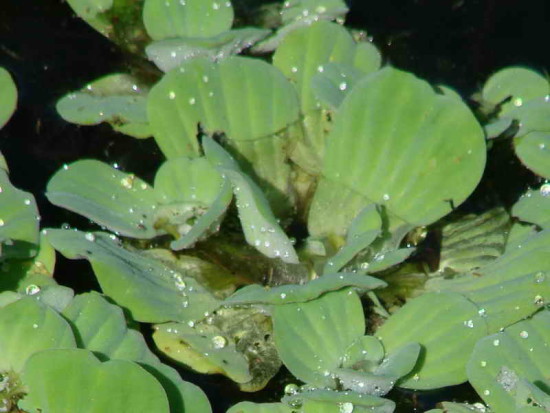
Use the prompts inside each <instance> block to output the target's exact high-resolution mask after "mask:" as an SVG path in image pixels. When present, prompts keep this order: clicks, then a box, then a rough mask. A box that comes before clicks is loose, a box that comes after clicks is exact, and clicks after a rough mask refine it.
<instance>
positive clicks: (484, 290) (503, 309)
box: [426, 231, 550, 333]
mask: <svg viewBox="0 0 550 413" xmlns="http://www.w3.org/2000/svg"><path fill="white" fill-rule="evenodd" d="M549 251H550V231H543V232H540V233H538V234H536V235H534V236H531V237H529V238H528V239H526V240H524V241H522V242H521V243H518V244H517V245H516V247H515V248H510V249H508V250H507V251H506V253H505V254H504V255H502V256H501V257H500V258H498V259H497V260H495V261H493V262H492V263H490V264H488V265H486V266H485V267H483V268H481V269H480V270H474V271H472V272H469V273H465V274H462V275H460V276H458V277H456V278H455V279H452V280H445V279H437V280H435V279H434V280H432V281H429V282H428V283H427V284H426V288H427V289H429V290H437V291H440V290H443V291H453V292H457V293H461V294H463V295H464V296H466V297H467V298H468V299H469V300H471V301H472V302H474V303H475V304H477V306H478V308H479V311H480V314H481V315H482V316H483V317H484V318H485V319H486V321H487V325H488V328H489V333H494V332H496V331H499V329H501V328H504V327H507V326H508V325H510V324H513V323H515V322H517V321H520V320H522V319H523V318H525V317H528V316H530V315H531V314H533V313H535V312H536V311H538V310H539V309H540V307H541V306H543V305H544V298H545V297H549V296H550V277H549V274H550V259H549ZM510 309H513V311H511V310H510Z"/></svg>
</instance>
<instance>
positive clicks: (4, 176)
mask: <svg viewBox="0 0 550 413" xmlns="http://www.w3.org/2000/svg"><path fill="white" fill-rule="evenodd" d="M38 220H39V215H38V208H37V206H36V202H35V199H34V197H33V196H32V194H30V193H28V192H24V191H21V190H20V189H17V188H16V187H14V186H13V185H12V184H11V182H10V180H9V176H8V172H7V171H6V170H4V169H0V256H1V258H0V259H1V260H5V259H8V258H23V259H25V258H32V257H34V256H35V255H36V253H37V251H38V243H39V235H38V223H39V221H38Z"/></svg>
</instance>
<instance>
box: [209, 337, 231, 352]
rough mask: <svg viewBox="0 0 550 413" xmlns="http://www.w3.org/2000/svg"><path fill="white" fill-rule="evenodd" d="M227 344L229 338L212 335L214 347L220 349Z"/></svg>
mask: <svg viewBox="0 0 550 413" xmlns="http://www.w3.org/2000/svg"><path fill="white" fill-rule="evenodd" d="M226 345H227V339H226V338H225V337H223V336H215V337H212V346H213V347H214V348H217V349H220V348H224V347H225V346H226Z"/></svg>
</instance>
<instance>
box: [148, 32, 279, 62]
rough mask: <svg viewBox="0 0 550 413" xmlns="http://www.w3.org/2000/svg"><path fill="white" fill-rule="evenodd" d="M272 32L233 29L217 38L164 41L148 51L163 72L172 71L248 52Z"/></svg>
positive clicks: (184, 38)
mask: <svg viewBox="0 0 550 413" xmlns="http://www.w3.org/2000/svg"><path fill="white" fill-rule="evenodd" d="M269 33H270V32H269V30H264V29H257V28H254V27H244V28H242V29H234V30H229V31H227V32H223V33H220V34H218V35H216V36H214V37H208V38H197V37H183V38H175V39H164V40H159V41H156V42H153V43H150V44H149V45H148V46H147V48H146V49H145V52H146V53H147V57H148V58H149V60H152V61H153V62H154V63H155V64H156V65H157V66H158V67H159V69H160V70H162V71H163V72H168V71H170V70H172V69H174V68H176V67H178V66H179V65H181V64H182V63H184V62H186V61H188V60H191V59H195V58H197V57H205V58H208V59H210V60H212V61H217V60H222V59H225V58H226V57H229V56H231V55H236V54H239V53H240V52H241V51H243V50H245V49H248V48H249V47H251V46H252V45H254V44H255V43H257V42H258V41H260V40H261V39H263V38H264V37H265V36H267V35H268V34H269Z"/></svg>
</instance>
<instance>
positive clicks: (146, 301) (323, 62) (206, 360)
mask: <svg viewBox="0 0 550 413" xmlns="http://www.w3.org/2000/svg"><path fill="white" fill-rule="evenodd" d="M69 3H70V4H71V6H72V7H73V8H74V10H75V12H76V13H77V14H78V15H79V16H81V17H82V18H84V19H85V20H86V21H87V22H88V23H89V24H90V25H92V27H94V28H96V29H97V30H98V31H100V32H101V33H102V34H104V35H105V36H107V37H108V38H110V39H111V40H113V41H114V42H116V43H117V44H119V45H120V46H122V47H123V48H125V49H126V50H127V51H129V52H131V53H134V54H135V56H136V59H149V60H151V61H153V62H154V63H155V64H156V65H157V66H158V68H160V69H161V70H160V71H158V70H155V69H154V68H153V69H151V68H149V69H148V70H150V72H149V73H148V75H147V76H144V74H143V73H142V72H141V69H142V68H140V69H139V70H135V73H134V72H132V73H133V74H132V75H129V74H123V73H116V74H111V75H108V76H105V77H102V78H100V79H99V80H96V81H92V82H91V83H90V84H88V85H86V86H84V87H83V88H82V89H81V90H80V91H77V92H70V93H68V94H67V95H66V96H64V97H61V98H60V100H59V102H58V104H57V109H58V112H59V114H60V116H62V117H63V118H64V119H65V120H67V121H69V122H74V123H78V124H82V125H92V124H98V123H101V122H108V123H109V124H111V126H112V127H113V128H114V129H115V130H116V131H118V132H120V133H124V134H127V135H131V136H134V137H137V138H147V137H153V138H154V140H155V142H156V143H157V144H158V146H159V148H160V150H161V152H162V153H163V154H164V156H165V158H166V160H165V161H163V162H162V164H161V165H159V166H158V169H157V171H156V174H155V176H154V179H153V180H152V181H151V182H148V181H147V180H145V179H141V178H140V177H138V176H136V175H135V174H134V173H132V171H124V170H121V169H120V167H119V166H118V165H113V166H111V165H109V164H107V163H104V162H100V161H98V160H93V159H80V160H76V161H75V162H73V163H70V164H67V165H65V166H64V167H63V168H61V169H60V170H59V171H58V172H57V173H56V174H55V175H53V176H52V178H51V179H50V181H49V184H48V187H47V192H46V196H47V198H48V199H49V201H50V202H52V203H53V204H55V205H58V206H60V207H63V208H66V209H68V210H70V211H73V212H75V213H78V214H80V215H82V216H84V217H86V218H87V219H89V220H91V221H92V223H91V224H90V225H91V226H90V228H86V229H85V230H83V231H78V230H69V229H53V228H48V229H45V230H44V231H42V232H41V233H39V227H38V220H37V217H38V211H37V208H36V204H35V201H34V198H33V197H32V196H31V195H30V194H28V193H25V192H23V191H21V190H18V189H16V188H15V187H13V185H11V183H10V182H9V175H8V170H7V166H6V164H5V162H3V164H2V168H1V169H0V181H1V182H0V242H1V243H2V249H1V254H0V260H2V268H1V272H0V274H1V275H2V280H1V281H0V332H3V333H2V334H0V350H1V351H0V374H1V377H0V402H1V403H3V406H0V407H1V408H2V409H5V410H6V411H9V410H14V409H15V408H22V409H27V410H29V411H35V410H36V411H38V410H42V411H45V410H48V409H50V410H51V411H76V412H78V411H85V410H84V407H82V406H84V405H85V406H86V408H87V409H88V410H92V411H105V410H113V409H114V410H116V411H155V412H157V411H158V412H163V411H171V412H199V413H202V412H206V413H207V412H209V411H211V408H210V404H209V402H208V400H207V399H206V396H205V394H204V393H203V392H202V390H201V389H199V388H198V387H196V386H195V385H194V384H191V383H188V382H185V381H183V380H182V379H181V378H180V376H179V375H178V373H177V372H176V371H175V370H173V369H172V368H171V367H169V366H168V365H166V364H163V363H161V362H160V360H159V359H158V358H157V357H156V356H155V355H153V353H152V352H151V350H150V349H149V348H148V346H147V344H146V341H145V340H144V337H143V336H142V334H141V333H140V332H139V331H138V330H137V329H134V327H135V326H137V325H138V324H137V323H143V324H150V325H151V328H152V331H153V333H152V341H153V342H154V345H155V346H156V347H157V350H158V351H160V352H161V353H163V354H164V355H165V356H167V358H168V359H169V360H170V362H172V363H174V364H178V365H181V366H185V367H187V368H189V369H192V370H194V371H196V372H198V373H202V374H221V375H224V376H226V377H227V378H228V379H230V380H232V381H234V382H235V383H237V385H238V387H239V388H240V389H241V390H242V391H246V392H254V391H257V390H260V389H262V388H264V387H265V386H266V385H267V384H268V382H269V381H270V380H271V379H272V378H273V377H274V376H275V375H276V374H277V372H278V371H279V369H280V368H281V366H282V365H284V366H285V367H286V368H287V369H288V371H289V372H290V373H291V374H292V375H293V376H294V378H295V381H296V383H291V384H289V385H288V386H287V387H286V388H285V393H286V395H285V396H284V397H283V398H282V399H281V401H280V402H277V403H265V404H256V403H252V402H242V403H238V404H236V405H235V406H233V407H231V408H230V410H229V412H232V413H237V412H246V413H249V412H250V413H255V412H266V413H270V412H289V413H290V412H339V413H345V412H347V413H351V412H363V411H364V412H367V411H375V412H384V413H385V412H392V411H394V409H395V403H394V402H393V401H391V400H389V399H386V398H384V397H390V395H391V393H390V391H391V390H392V389H394V388H405V389H414V390H430V389H437V388H441V387H446V386H452V385H456V384H460V383H463V382H466V381H469V382H470V383H471V384H472V386H473V387H474V388H475V389H476V391H477V392H478V394H479V396H480V398H481V399H482V400H483V401H484V402H485V403H487V405H488V406H489V407H490V408H491V409H493V410H494V411H495V412H500V411H502V412H507V411H533V412H534V411H545V409H546V410H548V408H549V405H550V402H549V401H548V400H549V395H548V386H549V384H548V383H547V381H548V380H547V376H548V374H547V372H545V371H544V367H545V366H546V365H548V364H549V362H548V360H547V358H548V357H547V355H548V351H547V347H548V345H550V338H549V337H547V336H548V334H546V333H547V330H548V328H546V327H547V325H548V323H549V320H548V309H547V302H548V297H549V296H550V275H549V274H550V261H549V259H548V257H549V256H550V254H549V253H550V235H549V234H550V233H549V231H550V229H549V228H548V225H549V221H548V216H549V213H548V211H549V209H548V208H549V205H548V201H549V199H550V188H549V187H548V185H549V184H548V183H546V182H543V181H542V179H539V180H538V181H537V184H536V186H533V188H532V189H529V190H527V192H525V194H524V195H523V196H522V197H521V198H520V199H518V201H517V203H516V204H515V205H513V206H512V207H511V208H508V207H509V205H506V206H498V207H496V208H492V209H488V210H486V211H484V212H483V213H475V214H468V215H464V214H461V210H460V209H459V208H460V205H461V204H462V203H463V202H464V201H465V200H466V199H467V198H468V197H469V196H470V195H471V194H472V193H473V191H474V190H475V189H476V187H477V186H478V184H479V182H480V180H481V179H482V175H483V173H484V170H485V164H486V158H487V142H486V140H487V138H489V139H493V138H500V139H505V138H510V139H512V142H513V145H514V148H515V151H516V154H517V156H518V157H519V158H520V160H521V161H522V162H523V163H524V164H525V165H526V166H527V167H528V168H529V169H531V170H532V171H533V172H534V173H535V174H538V175H539V176H540V177H542V178H549V177H550V175H549V172H548V165H549V164H550V162H548V153H547V144H548V142H547V140H548V133H550V132H549V131H550V129H549V126H548V116H547V115H548V108H550V106H549V105H548V96H549V86H548V85H549V83H548V80H547V79H546V78H544V77H543V76H541V75H539V74H537V73H536V72H533V71H531V70H529V69H526V68H507V69H504V70H503V71H500V72H498V73H496V74H495V75H493V76H492V77H491V78H490V79H489V80H488V81H487V83H486V85H485V86H484V88H483V91H482V92H481V94H480V96H479V97H478V100H479V102H480V104H481V106H480V107H481V109H480V111H481V112H480V113H478V114H477V115H478V116H477V117H476V114H474V112H473V111H472V110H471V109H470V108H469V107H468V105H467V104H466V103H465V102H464V101H463V100H462V98H461V97H460V95H459V94H458V93H457V92H456V91H453V90H452V89H450V88H448V87H446V86H444V85H437V86H434V85H431V84H430V83H428V82H427V81H425V80H422V79H420V78H418V77H416V76H415V75H413V74H411V73H408V72H406V71H403V70H400V69H397V68H394V67H392V66H390V65H384V66H383V65H382V58H381V55H380V53H379V52H378V50H377V48H376V47H375V46H374V45H373V44H371V43H370V42H367V41H365V40H364V39H363V38H361V37H360V36H353V34H352V33H351V32H350V31H348V29H346V28H345V27H344V26H342V24H341V23H342V19H343V17H344V16H345V14H346V12H347V7H346V5H345V3H344V2H342V1H340V0H296V1H288V2H284V3H283V4H280V5H278V6H276V7H278V8H279V11H280V14H279V16H278V18H279V20H280V21H279V25H278V26H277V27H276V30H274V31H272V30H271V29H272V28H273V27H269V28H266V27H261V28H257V27H242V26H238V23H236V22H238V20H237V19H235V10H236V8H234V7H233V4H232V3H231V2H230V1H225V2H218V1H210V0H209V1H199V0H182V1H176V0H168V1H164V0H145V1H138V2H128V1H126V0H120V1H118V0H117V1H105V0H98V1H96V0H93V1H91V0H71V1H70V2H69ZM244 49H249V54H248V56H246V57H244V56H235V55H237V54H239V53H240V52H241V51H243V50H244ZM255 53H262V54H263V55H262V56H261V57H255ZM268 53H272V55H270V56H268V55H267V54H268ZM142 63H143V62H142ZM142 66H143V65H142ZM0 98H1V99H0V125H3V124H5V123H6V122H7V120H8V118H9V116H10V115H11V113H12V112H13V110H14V108H15V104H16V90H15V86H14V84H13V81H12V79H11V77H10V76H9V74H7V72H6V71H5V70H3V69H2V70H0ZM478 118H479V119H483V124H482V123H480V122H479V121H478ZM457 209H458V211H457ZM94 223H95V224H97V226H99V227H100V228H101V231H99V230H98V228H96V227H94V226H93V224H94ZM430 237H433V238H437V237H439V240H440V243H439V244H438V246H437V251H436V255H437V257H436V258H437V259H436V260H431V261H429V262H428V260H427V259H425V255H424V256H423V254H426V251H427V250H428V249H429V248H428V247H427V246H426V245H427V243H428V241H429V238H430ZM54 249H55V250H56V251H58V252H59V253H61V254H63V255H64V256H65V257H66V258H69V259H85V260H87V261H88V262H89V263H90V264H91V267H92V270H93V272H94V274H95V276H96V277H97V280H98V282H99V285H100V287H101V290H102V293H103V294H104V295H102V294H99V293H98V292H91V293H86V294H80V295H78V294H77V295H75V294H74V292H73V291H72V290H71V289H70V288H68V287H64V286H61V285H58V284H57V282H56V280H55V268H54V266H55V254H54ZM432 255H433V254H432ZM411 279H413V280H414V282H410V283H408V284H407V282H409V281H410V280H411ZM407 280H409V281H407ZM518 355H519V356H518ZM537 366H543V367H542V368H540V369H539V368H538V367H537ZM44 377H46V378H47V379H46V380H44ZM121 377H124V380H121V379H120V378H121ZM59 387H63V388H64V390H65V391H64V392H60V391H59ZM388 394H389V395H388ZM83 400H84V401H85V403H83V402H82V401H83ZM478 407H479V405H478V404H475V405H467V404H458V403H447V402H444V403H443V404H442V408H443V409H444V410H443V411H452V412H464V411H476V410H475V409H477V408H478ZM482 407H483V408H485V407H484V406H482ZM88 410H86V411H88ZM14 411H15V410H14Z"/></svg>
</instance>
